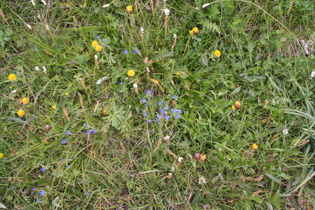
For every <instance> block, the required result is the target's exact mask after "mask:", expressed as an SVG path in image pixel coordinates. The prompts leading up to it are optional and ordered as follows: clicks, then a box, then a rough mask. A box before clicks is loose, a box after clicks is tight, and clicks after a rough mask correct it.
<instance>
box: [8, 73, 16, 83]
mask: <svg viewBox="0 0 315 210" xmlns="http://www.w3.org/2000/svg"><path fill="white" fill-rule="evenodd" d="M8 79H9V80H10V81H15V80H16V75H15V74H10V75H9V76H8Z"/></svg>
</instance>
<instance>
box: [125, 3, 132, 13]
mask: <svg viewBox="0 0 315 210" xmlns="http://www.w3.org/2000/svg"><path fill="white" fill-rule="evenodd" d="M126 12H127V13H129V14H130V13H132V6H130V5H129V6H127V7H126Z"/></svg>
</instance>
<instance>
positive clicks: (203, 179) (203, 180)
mask: <svg viewBox="0 0 315 210" xmlns="http://www.w3.org/2000/svg"><path fill="white" fill-rule="evenodd" d="M207 182H208V180H207V179H206V178H204V177H203V176H202V177H200V178H199V180H198V184H206V183H207Z"/></svg>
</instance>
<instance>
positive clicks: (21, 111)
mask: <svg viewBox="0 0 315 210" xmlns="http://www.w3.org/2000/svg"><path fill="white" fill-rule="evenodd" d="M17 114H18V115H19V116H20V117H23V116H24V115H25V111H24V110H22V109H20V110H19V111H18V112H17Z"/></svg>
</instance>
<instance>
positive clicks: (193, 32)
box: [189, 27, 199, 35]
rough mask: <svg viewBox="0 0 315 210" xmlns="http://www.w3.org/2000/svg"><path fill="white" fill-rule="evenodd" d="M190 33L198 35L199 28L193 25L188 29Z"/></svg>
mask: <svg viewBox="0 0 315 210" xmlns="http://www.w3.org/2000/svg"><path fill="white" fill-rule="evenodd" d="M189 33H190V34H191V35H198V34H199V28H197V27H194V28H193V29H192V30H191V31H189Z"/></svg>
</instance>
